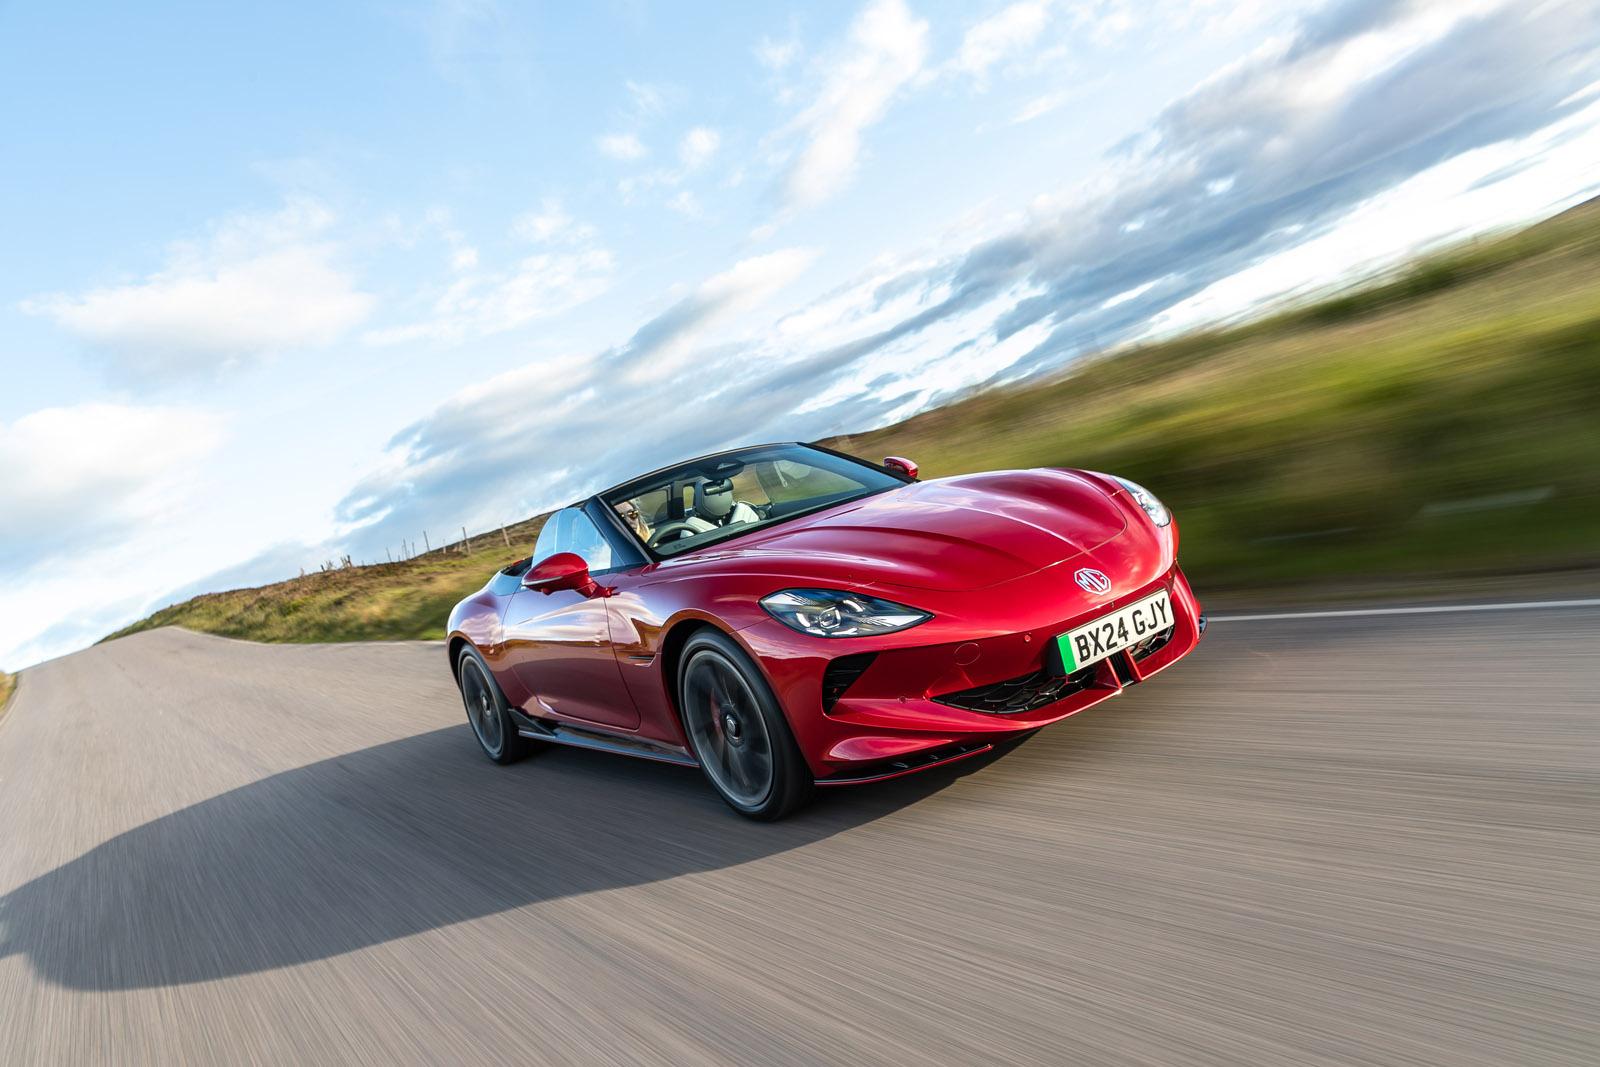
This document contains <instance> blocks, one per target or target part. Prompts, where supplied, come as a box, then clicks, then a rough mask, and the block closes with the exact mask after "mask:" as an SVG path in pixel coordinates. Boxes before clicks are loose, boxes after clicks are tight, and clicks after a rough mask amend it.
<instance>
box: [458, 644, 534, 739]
mask: <svg viewBox="0 0 1600 1067" xmlns="http://www.w3.org/2000/svg"><path fill="white" fill-rule="evenodd" d="M456 684H457V685H458V686H459V687H460V689H461V703H462V705H463V706H465V708H466V709H467V724H468V725H469V726H471V727H472V733H473V736H475V737H476V738H477V739H478V744H479V745H480V746H482V748H483V754H484V755H485V756H488V757H489V758H490V759H492V760H494V761H495V762H496V763H502V764H503V763H515V762H516V761H517V760H519V759H521V758H522V757H524V756H526V755H527V754H528V753H529V752H530V751H532V749H533V744H532V742H530V741H529V740H528V739H527V738H526V737H523V736H522V735H521V734H519V733H517V724H516V721H515V720H514V719H513V718H512V717H511V708H510V705H508V704H507V703H506V697H505V694H504V693H502V692H500V686H499V685H498V684H497V683H496V682H495V680H494V672H493V671H491V670H490V669H489V665H488V664H487V663H485V662H484V661H483V657H482V656H480V655H479V654H478V650H477V649H475V648H473V647H472V646H471V645H468V646H467V647H465V648H463V649H462V650H461V658H460V659H458V660H456Z"/></svg>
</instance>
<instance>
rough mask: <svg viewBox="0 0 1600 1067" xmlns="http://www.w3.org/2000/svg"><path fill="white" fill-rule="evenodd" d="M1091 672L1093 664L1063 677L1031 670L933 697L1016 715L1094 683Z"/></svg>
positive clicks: (991, 712)
mask: <svg viewBox="0 0 1600 1067" xmlns="http://www.w3.org/2000/svg"><path fill="white" fill-rule="evenodd" d="M1095 671H1096V665H1095V664H1093V663H1091V664H1090V665H1089V666H1087V667H1085V668H1083V670H1081V671H1077V672H1075V673H1073V674H1069V675H1067V676H1066V677H1065V678H1057V677H1055V676H1053V675H1051V674H1049V673H1047V672H1045V671H1035V672H1033V673H1032V674H1024V675H1023V676H1022V677H1020V678H1008V679H1006V680H1005V681H1003V682H995V683H994V684H993V685H980V686H978V687H977V688H976V689H963V690H961V691H960V692H958V693H946V694H945V695H944V696H938V697H934V698H933V699H934V700H936V701H938V702H939V703H940V704H949V705H950V706H951V707H953V708H964V709H966V710H967V711H981V712H983V713H985V714H987V715H1016V714H1018V713H1019V712H1024V711H1038V710H1039V709H1040V708H1043V707H1048V706H1049V705H1051V704H1054V703H1055V702H1056V701H1058V700H1065V699H1066V698H1067V697H1069V696H1071V695H1072V694H1073V693H1076V692H1079V691H1080V690H1083V689H1087V688H1088V687H1089V686H1090V684H1092V683H1093V682H1094V676H1095Z"/></svg>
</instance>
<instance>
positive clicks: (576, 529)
mask: <svg viewBox="0 0 1600 1067" xmlns="http://www.w3.org/2000/svg"><path fill="white" fill-rule="evenodd" d="M557 552H576V553H577V554H578V555H580V556H582V557H583V558H584V562H586V563H587V564H588V565H589V568H590V573H591V574H594V575H597V576H600V577H599V578H598V582H599V585H600V587H601V591H599V592H595V593H593V594H592V595H585V594H584V593H582V592H579V591H577V590H575V589H560V590H557V591H555V592H552V593H545V592H540V591H538V590H533V589H519V590H518V591H517V592H516V594H515V595H514V596H513V597H512V598H511V603H510V604H509V605H508V606H507V608H506V614H505V631H504V632H505V653H504V654H505V657H506V660H507V662H508V663H509V665H510V667H511V669H512V670H513V671H515V672H516V675H517V679H518V680H519V681H520V682H521V683H522V684H523V685H524V686H526V687H527V689H528V691H529V692H530V694H531V696H530V697H529V699H528V700H527V702H526V703H525V704H524V710H526V711H527V712H528V714H530V715H533V716H536V717H544V718H557V719H564V720H571V721H576V722H579V723H585V722H587V723H595V724H598V725H601V726H605V727H609V728H612V729H624V730H632V729H636V728H637V727H638V725H639V712H638V709H637V708H636V707H635V706H634V703H633V698H632V696H630V695H629V693H628V689H627V687H626V685H625V684H624V683H623V679H622V671H621V669H620V667H619V666H618V664H617V657H616V655H615V653H614V652H613V650H612V643H611V623H610V617H609V612H608V611H607V610H606V596H605V592H604V587H605V579H604V577H603V575H604V574H605V572H607V571H609V570H612V569H614V568H613V565H612V564H613V558H612V557H613V553H612V551H611V548H610V545H609V543H608V542H607V541H606V539H605V538H604V537H603V536H602V535H601V534H600V531H599V530H598V529H597V528H596V527H595V525H594V522H593V521H592V520H590V518H589V517H588V516H587V515H585V514H584V513H583V512H582V511H581V510H580V509H578V508H566V509H564V510H562V511H558V512H556V514H554V515H552V516H551V517H550V521H549V522H547V523H546V524H545V529H544V530H543V531H542V532H541V533H540V535H539V542H538V544H537V545H536V546H535V548H534V557H533V558H534V563H535V564H537V563H538V562H539V561H540V560H543V559H545V558H547V557H549V556H551V555H554V554H555V553H557Z"/></svg>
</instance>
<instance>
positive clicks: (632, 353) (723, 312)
mask: <svg viewBox="0 0 1600 1067" xmlns="http://www.w3.org/2000/svg"><path fill="white" fill-rule="evenodd" d="M816 258H817V250H816V249H811V248H785V249H781V250H779V251H777V252H768V253H767V254H766V255H761V256H751V257H749V258H748V259H742V260H740V261H739V262H737V263H735V264H734V265H733V266H732V267H730V268H728V269H727V270H725V271H723V272H722V273H721V274H717V275H713V276H712V277H710V278H707V279H706V280H705V281H704V282H702V283H701V284H700V285H699V286H698V287H697V288H696V289H695V291H694V292H693V293H692V294H690V295H689V296H687V297H685V298H684V299H683V300H680V301H679V302H678V303H677V304H674V305H673V306H672V307H671V308H669V309H668V310H667V311H665V312H663V313H662V314H660V315H658V316H656V318H654V319H652V320H651V321H650V322H649V323H647V324H645V326H643V327H641V328H640V329H639V331H638V332H636V333H635V334H634V335H633V337H632V339H630V340H629V342H628V343H627V344H626V345H624V346H623V347H622V348H621V349H619V350H618V351H617V352H616V353H615V355H614V357H613V358H615V359H617V360H619V361H621V362H622V363H623V364H624V365H625V366H626V372H625V373H626V376H627V378H628V380H629V381H632V382H652V381H658V380H660V379H661V378H662V377H664V376H666V375H668V374H671V373H673V372H675V371H677V370H679V369H681V368H682V366H683V365H684V363H685V361H686V360H687V359H688V358H690V357H691V356H692V355H693V354H694V349H695V347H696V345H698V344H700V343H702V342H703V340H704V338H705V335H706V334H707V333H708V332H709V331H711V330H712V329H713V328H714V327H716V326H718V325H720V324H722V323H723V322H726V321H727V320H728V319H730V318H732V317H733V316H735V315H737V314H739V313H740V312H742V311H747V310H749V309H751V308H753V307H756V306H758V305H760V304H762V303H764V302H765V301H767V300H768V299H770V298H771V297H772V296H773V295H774V294H775V293H777V292H778V290H780V289H782V288H783V287H784V286H786V285H788V284H789V283H790V282H792V281H794V280H795V279H796V278H798V277H799V276H800V274H801V273H802V272H803V271H805V269H806V268H807V267H809V266H811V264H812V263H813V262H814V261H815V260H816Z"/></svg>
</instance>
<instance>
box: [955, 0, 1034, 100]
mask: <svg viewBox="0 0 1600 1067" xmlns="http://www.w3.org/2000/svg"><path fill="white" fill-rule="evenodd" d="M1049 17H1050V5H1049V3H1048V2H1047V0H1022V2H1021V3H1015V4H1012V5H1011V6H1010V7H1007V8H1003V9H1002V10H1000V11H999V12H997V13H995V14H994V15H991V16H990V17H989V18H986V19H984V20H983V21H982V22H979V23H977V24H975V25H974V26H972V27H971V28H970V29H969V30H967V32H966V35H965V36H964V37H963V38H962V39H961V48H960V49H959V50H958V51H957V53H956V56H955V58H954V59H953V60H951V67H952V68H953V69H955V70H957V71H960V72H961V73H963V74H967V75H970V76H971V77H972V78H974V79H976V80H977V81H978V82H980V83H981V82H982V81H983V80H984V79H985V78H986V77H987V76H988V74H989V70H990V68H991V67H993V66H994V65H995V64H997V63H1000V62H1003V61H1005V60H1007V59H1010V58H1012V57H1013V56H1016V55H1018V54H1020V53H1022V52H1024V51H1026V50H1027V49H1028V48H1030V47H1031V46H1032V45H1033V43H1034V41H1036V40H1037V39H1038V37H1039V34H1040V33H1042V32H1043V31H1044V28H1045V25H1046V23H1047V22H1048V21H1049Z"/></svg>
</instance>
